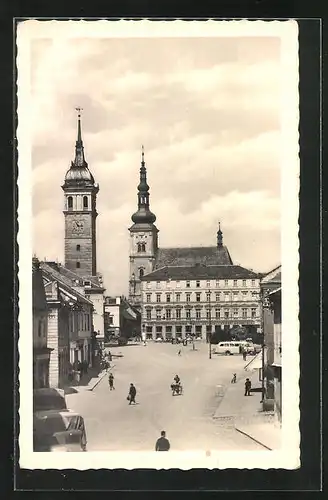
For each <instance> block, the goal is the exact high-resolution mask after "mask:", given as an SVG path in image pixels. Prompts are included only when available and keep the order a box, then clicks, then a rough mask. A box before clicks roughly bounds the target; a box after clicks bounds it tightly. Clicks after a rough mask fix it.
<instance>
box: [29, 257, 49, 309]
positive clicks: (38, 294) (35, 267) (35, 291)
mask: <svg viewBox="0 0 328 500" xmlns="http://www.w3.org/2000/svg"><path fill="white" fill-rule="evenodd" d="M39 266H40V263H39V261H37V259H33V262H32V300H33V309H34V310H35V311H46V310H47V300H46V292H45V289H44V284H43V277H42V271H41V269H40V267H39Z"/></svg>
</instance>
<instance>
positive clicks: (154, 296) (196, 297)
mask: <svg viewBox="0 0 328 500" xmlns="http://www.w3.org/2000/svg"><path fill="white" fill-rule="evenodd" d="M141 282H142V289H141V290H142V318H141V322H142V327H143V332H144V333H145V334H146V338H148V339H153V340H155V339H157V338H162V339H163V340H170V339H171V338H186V337H187V336H194V337H196V338H201V339H203V340H206V339H208V337H209V335H210V334H212V333H213V332H214V331H218V330H223V329H226V330H230V329H232V328H233V327H237V326H240V327H245V328H246V329H247V330H248V331H249V332H252V331H259V329H260V325H261V318H260V307H259V289H260V277H259V275H258V274H256V273H254V272H253V271H250V270H248V269H245V268H242V267H241V266H234V265H221V266H215V265H196V266H172V267H170V266H167V267H163V268H162V269H158V270H156V271H153V272H152V273H150V274H148V275H145V276H144V277H143V278H142V279H141Z"/></svg>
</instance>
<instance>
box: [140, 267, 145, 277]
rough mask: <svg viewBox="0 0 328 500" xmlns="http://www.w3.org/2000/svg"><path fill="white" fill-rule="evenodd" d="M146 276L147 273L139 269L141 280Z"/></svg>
mask: <svg viewBox="0 0 328 500" xmlns="http://www.w3.org/2000/svg"><path fill="white" fill-rule="evenodd" d="M144 274H145V271H144V270H143V269H142V268H141V269H139V278H142V277H143V275H144Z"/></svg>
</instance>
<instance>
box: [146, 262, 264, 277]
mask: <svg viewBox="0 0 328 500" xmlns="http://www.w3.org/2000/svg"><path fill="white" fill-rule="evenodd" d="M255 278H259V274H258V273H255V272H254V271H250V270H249V269H245V268H244V267H241V266H234V265H229V266H204V265H196V266H166V267H163V268H162V269H157V270H155V271H153V272H152V273H149V274H145V276H144V277H143V278H142V281H162V280H168V279H173V280H192V279H255Z"/></svg>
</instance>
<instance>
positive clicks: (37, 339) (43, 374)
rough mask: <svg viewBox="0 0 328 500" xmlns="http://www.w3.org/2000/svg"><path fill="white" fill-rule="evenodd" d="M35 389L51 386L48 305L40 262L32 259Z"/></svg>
mask: <svg viewBox="0 0 328 500" xmlns="http://www.w3.org/2000/svg"><path fill="white" fill-rule="evenodd" d="M32 297H33V315H32V317H33V389H40V388H43V387H49V362H50V353H51V349H49V347H48V305H47V299H46V293H45V289H44V284H43V277H42V271H41V269H40V262H39V261H38V259H37V258H35V257H34V258H33V261H32Z"/></svg>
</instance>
